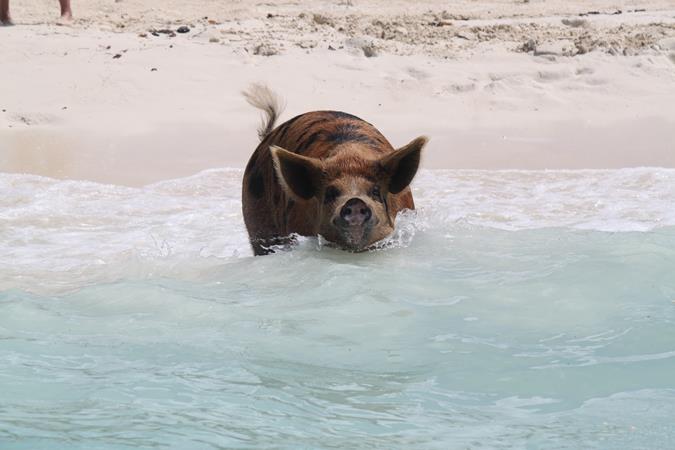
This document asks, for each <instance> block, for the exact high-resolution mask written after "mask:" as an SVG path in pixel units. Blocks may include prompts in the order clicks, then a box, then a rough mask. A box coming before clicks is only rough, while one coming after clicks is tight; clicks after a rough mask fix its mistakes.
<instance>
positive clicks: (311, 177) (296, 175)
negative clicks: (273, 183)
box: [270, 145, 323, 200]
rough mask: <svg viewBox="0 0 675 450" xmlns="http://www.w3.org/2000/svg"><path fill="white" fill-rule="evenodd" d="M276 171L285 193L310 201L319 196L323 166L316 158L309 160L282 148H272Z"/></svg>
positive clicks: (274, 146)
mask: <svg viewBox="0 0 675 450" xmlns="http://www.w3.org/2000/svg"><path fill="white" fill-rule="evenodd" d="M270 153H271V154H272V161H273V162H274V170H275V171H276V173H277V177H278V178H279V181H280V182H281V186H282V187H283V189H284V191H286V193H287V194H288V195H290V196H292V197H296V198H299V199H302V200H309V199H311V198H312V197H314V196H315V195H317V194H318V193H319V191H320V189H321V184H322V183H323V165H322V163H321V161H319V160H318V159H315V158H307V157H306V156H302V155H298V154H297V153H292V152H289V151H288V150H284V149H283V148H281V147H277V146H276V145H273V146H271V147H270Z"/></svg>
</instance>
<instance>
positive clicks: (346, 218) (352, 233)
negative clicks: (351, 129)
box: [270, 137, 427, 251]
mask: <svg viewBox="0 0 675 450" xmlns="http://www.w3.org/2000/svg"><path fill="white" fill-rule="evenodd" d="M426 142H427V139H426V138H425V137H419V138H417V139H415V140H413V141H412V142H410V143H409V144H408V145H406V146H404V147H401V148H400V149H398V150H395V151H393V152H391V153H387V154H384V155H376V154H375V155H374V154H373V153H372V152H364V151H362V149H359V147H358V144H355V145H354V146H353V147H351V148H346V149H343V150H341V151H340V152H338V153H337V154H336V155H335V156H332V157H330V158H327V159H317V158H309V157H306V156H302V155H298V154H295V153H292V152H289V151H287V150H284V149H282V148H281V147H277V146H273V147H271V149H270V151H271V152H272V159H273V161H274V166H275V170H276V172H277V176H278V179H279V181H280V183H281V185H282V187H283V189H284V191H285V192H286V194H287V195H288V196H289V197H290V198H293V199H296V200H300V201H313V202H315V203H314V204H315V205H317V215H316V218H315V220H316V222H315V223H314V224H313V225H314V229H315V230H317V232H318V234H321V235H322V236H323V237H324V238H325V239H327V240H328V241H330V242H332V243H334V244H336V245H337V246H339V247H342V248H344V249H347V250H351V251H361V250H364V249H366V248H367V247H368V246H370V245H371V244H373V243H375V242H377V241H379V240H381V239H384V238H386V237H387V236H389V235H390V234H392V233H393V231H394V221H395V220H396V212H397V211H396V210H394V209H393V208H392V207H391V203H392V196H394V195H396V194H399V193H400V192H402V191H403V190H404V189H406V188H407V187H408V185H409V184H410V182H411V181H412V179H413V177H414V176H415V174H416V173H417V168H418V167H419V162H420V154H421V151H422V148H423V147H424V145H425V144H426Z"/></svg>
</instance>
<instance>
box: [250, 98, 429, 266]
mask: <svg viewBox="0 0 675 450" xmlns="http://www.w3.org/2000/svg"><path fill="white" fill-rule="evenodd" d="M244 96H245V97H246V99H247V100H248V102H249V103H250V104H251V105H253V106H255V107H256V108H259V109H261V110H263V111H264V113H265V116H266V117H265V120H264V121H263V124H262V126H261V127H260V129H259V130H258V135H259V137H260V141H261V142H260V144H259V145H258V148H256V150H255V152H253V155H252V156H251V159H250V160H249V162H248V165H247V166H246V171H245V173H244V182H243V188H242V206H243V212H244V222H245V223H246V228H247V230H248V234H249V239H250V241H251V246H252V247H253V252H254V253H255V254H256V255H264V254H267V253H270V252H272V251H273V249H272V248H271V247H273V246H275V245H280V244H288V243H289V242H290V241H291V240H292V238H291V237H289V235H292V234H298V235H301V236H317V235H321V236H323V238H325V239H326V240H328V241H330V242H332V243H333V244H335V245H336V246H338V247H340V248H343V249H345V250H350V251H362V250H365V249H367V248H368V246H370V245H371V244H373V243H375V242H377V241H379V240H381V239H383V238H385V237H387V236H389V235H390V234H392V233H393V231H394V221H395V219H396V214H397V213H398V212H399V211H401V210H403V209H406V208H407V209H414V208H415V205H414V203H413V197H412V193H411V192H410V188H409V187H408V185H409V184H410V182H411V181H412V179H413V177H414V176H415V173H416V172H417V168H418V166H419V162H420V153H421V151H422V148H423V147H424V145H425V144H426V142H427V139H426V138H425V137H418V138H417V139H414V140H413V141H412V142H410V143H409V144H408V145H405V146H403V147H401V148H399V149H398V150H395V149H394V148H393V147H392V146H391V144H390V143H389V142H388V141H387V139H385V137H384V136H382V134H380V132H379V131H377V129H375V127H373V126H372V125H371V124H369V123H368V122H366V121H364V120H362V119H359V118H358V117H356V116H353V115H351V114H347V113H344V112H339V111H315V112H308V113H305V114H301V115H299V116H296V117H294V118H292V119H290V120H289V121H287V122H285V123H283V124H281V125H280V126H278V127H276V128H275V122H276V120H277V118H278V116H279V113H280V107H279V102H278V100H277V98H276V97H275V95H274V94H273V93H272V92H271V91H270V90H269V89H268V88H267V87H265V86H262V85H253V86H252V87H251V88H250V89H249V90H248V91H246V92H244Z"/></svg>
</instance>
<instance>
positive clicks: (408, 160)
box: [380, 136, 429, 194]
mask: <svg viewBox="0 0 675 450" xmlns="http://www.w3.org/2000/svg"><path fill="white" fill-rule="evenodd" d="M428 140H429V139H428V138H427V137H425V136H420V137H418V138H416V139H414V140H413V141H412V142H410V143H409V144H408V145H405V146H403V147H401V148H399V149H398V150H395V151H394V152H393V153H390V154H388V155H387V156H385V157H384V158H382V159H381V160H380V165H381V166H382V168H383V169H384V171H385V172H386V174H387V176H388V177H389V186H388V188H389V192H391V193H392V194H398V193H399V192H401V191H402V190H403V189H405V188H406V187H408V185H409V184H410V182H411V181H412V180H413V178H414V177H415V174H416V173H417V169H418V167H419V165H420V156H421V154H422V148H424V146H425V145H426V143H427V141H428Z"/></svg>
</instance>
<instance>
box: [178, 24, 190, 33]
mask: <svg viewBox="0 0 675 450" xmlns="http://www.w3.org/2000/svg"><path fill="white" fill-rule="evenodd" d="M176 32H177V33H189V32H190V29H189V28H188V27H186V26H185V25H183V26H182V27H178V29H177V30H176Z"/></svg>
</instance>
